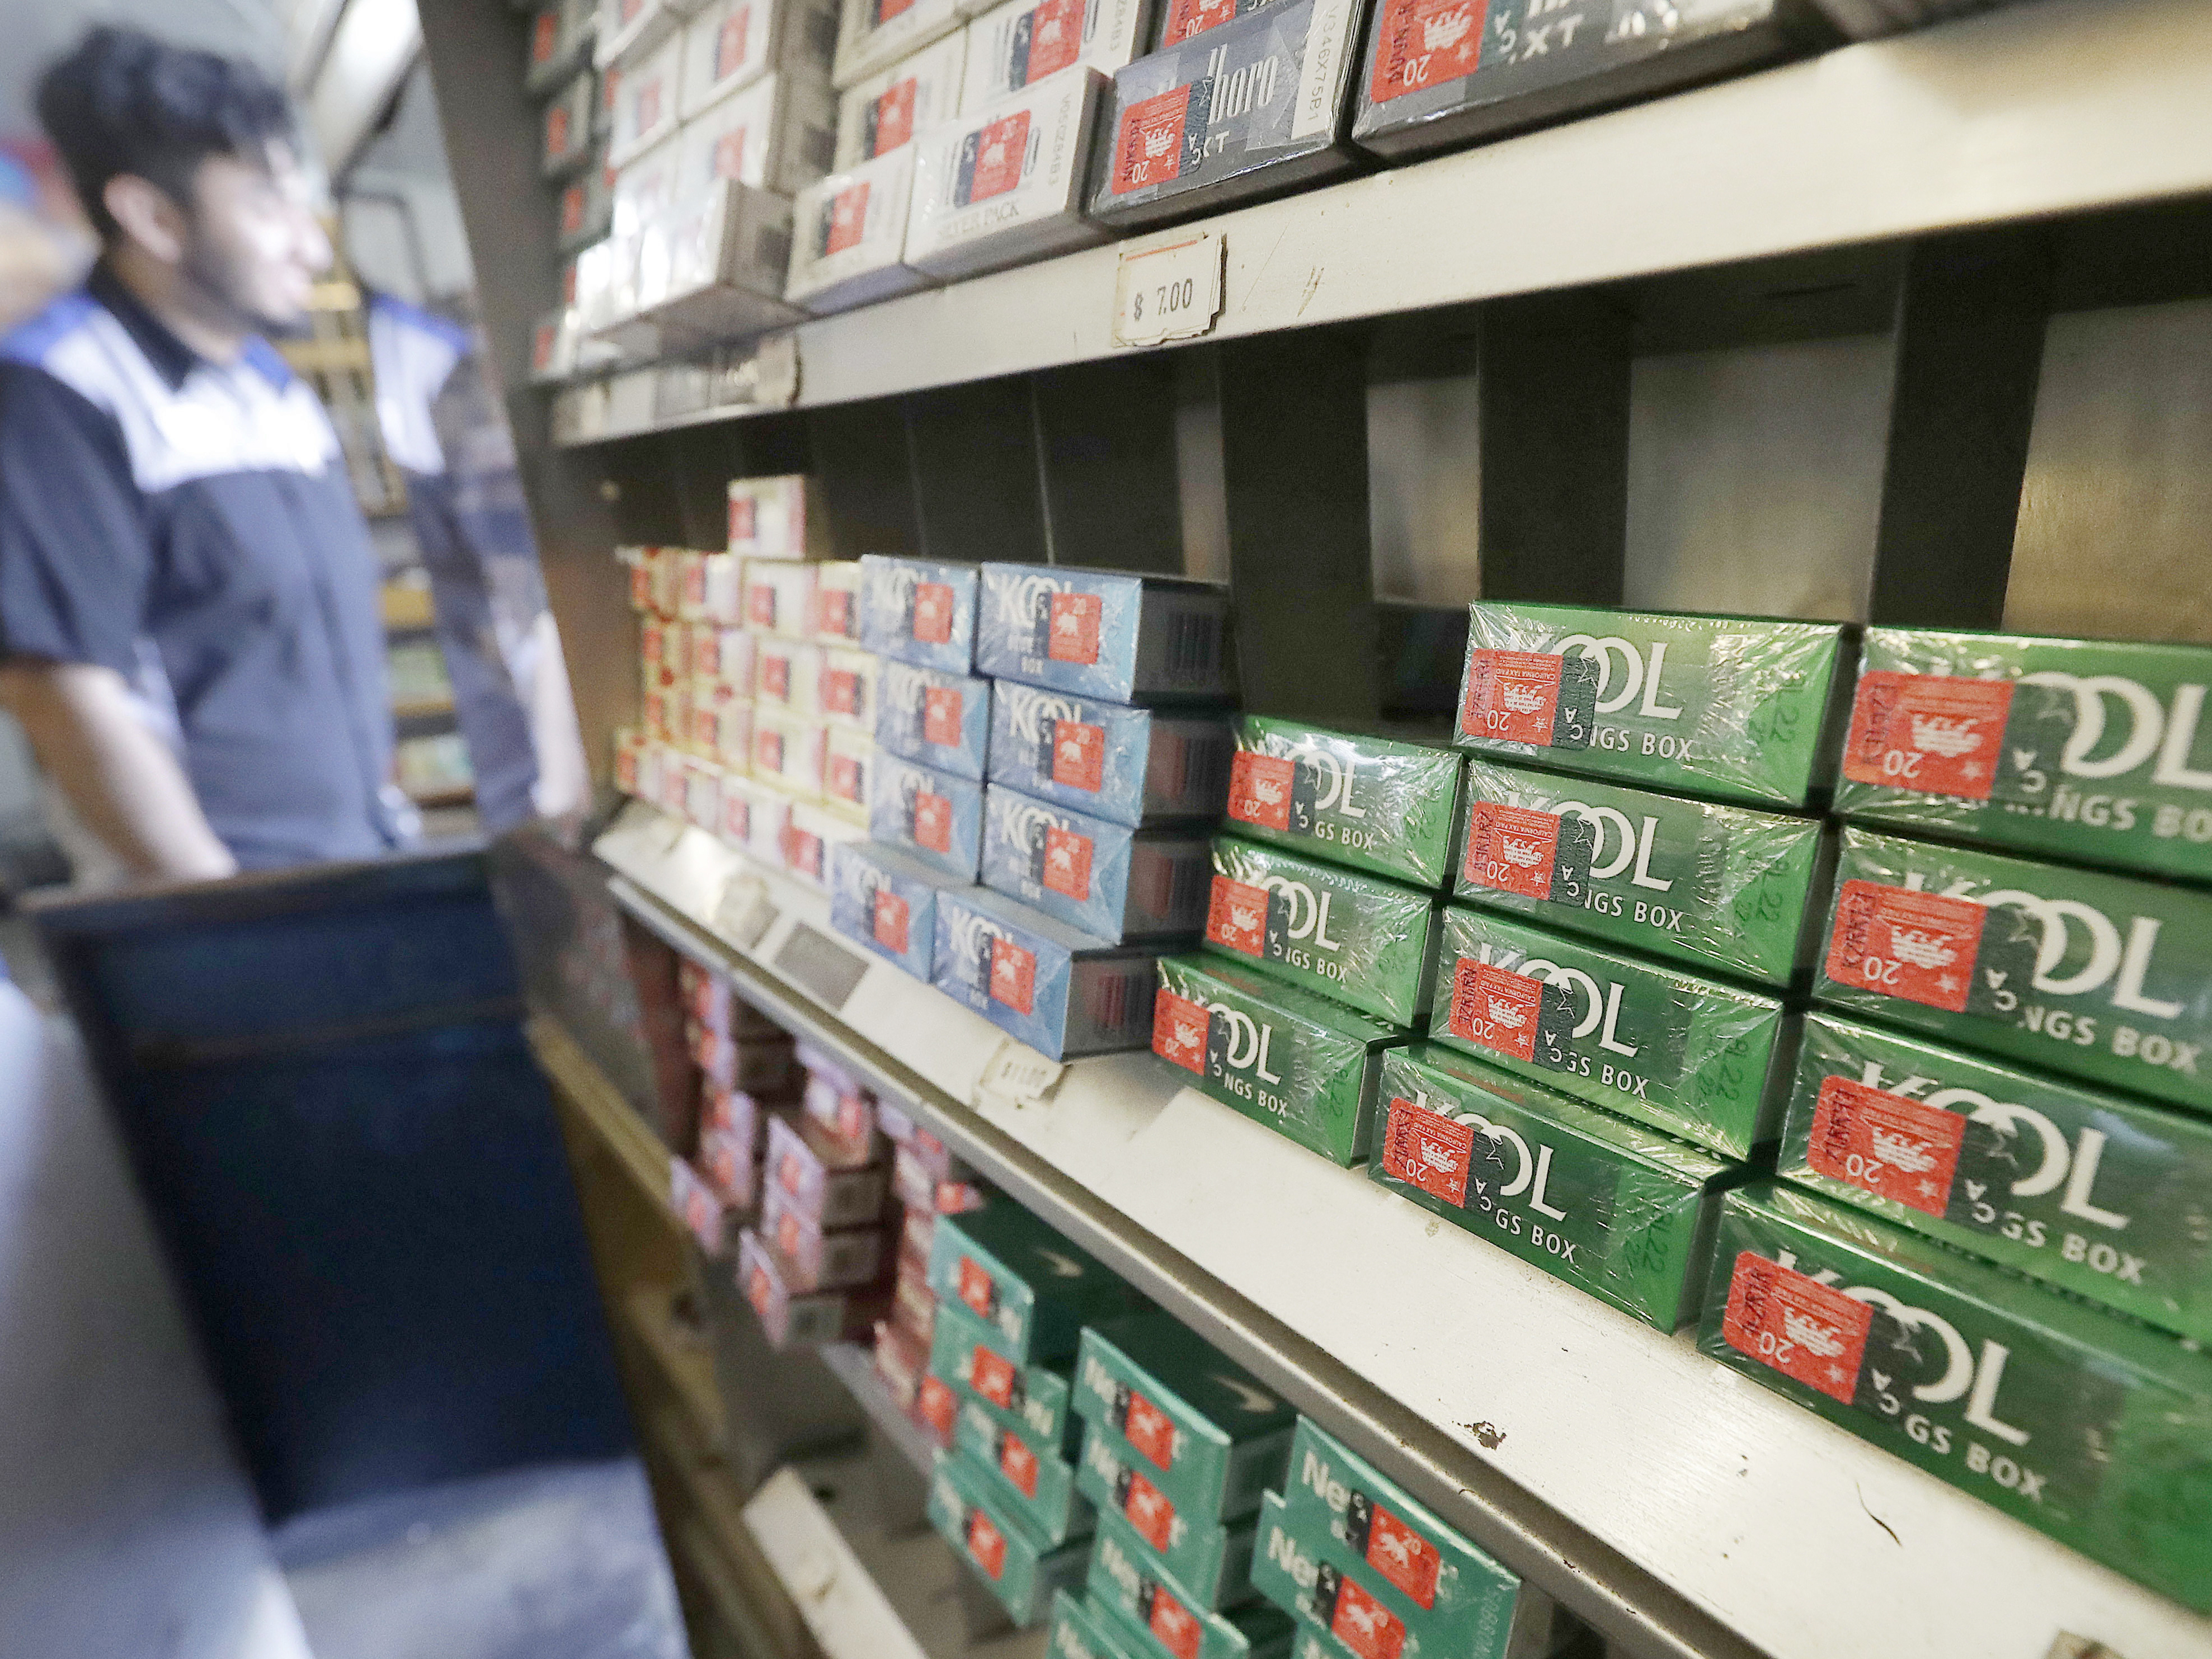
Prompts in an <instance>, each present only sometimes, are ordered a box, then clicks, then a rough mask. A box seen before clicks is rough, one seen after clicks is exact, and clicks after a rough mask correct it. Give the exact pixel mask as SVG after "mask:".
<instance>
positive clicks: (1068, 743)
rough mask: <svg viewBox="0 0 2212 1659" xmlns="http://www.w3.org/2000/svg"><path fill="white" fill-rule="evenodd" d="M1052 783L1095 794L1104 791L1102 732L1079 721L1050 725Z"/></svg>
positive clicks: (1104, 742)
mask: <svg viewBox="0 0 2212 1659" xmlns="http://www.w3.org/2000/svg"><path fill="white" fill-rule="evenodd" d="M1052 781H1054V783H1056V784H1059V785H1060V787H1062V788H1066V789H1082V790H1087V791H1088V792H1089V793H1091V794H1094V795H1095V794H1097V793H1098V792H1099V791H1100V790H1101V789H1103V788H1104V787H1106V728H1105V727H1104V726H1091V725H1087V724H1085V722H1084V721H1082V720H1054V722H1053V723H1052Z"/></svg>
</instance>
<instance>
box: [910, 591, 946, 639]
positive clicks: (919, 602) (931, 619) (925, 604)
mask: <svg viewBox="0 0 2212 1659" xmlns="http://www.w3.org/2000/svg"><path fill="white" fill-rule="evenodd" d="M914 637H915V639H917V640H919V641H921V642H922V643H923V644H924V645H950V644H951V643H952V589H951V586H948V585H947V584H945V583H944V582H916V583H915V585H914Z"/></svg>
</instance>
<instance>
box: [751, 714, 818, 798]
mask: <svg viewBox="0 0 2212 1659" xmlns="http://www.w3.org/2000/svg"><path fill="white" fill-rule="evenodd" d="M828 744H829V727H828V726H824V725H823V723H822V722H821V721H820V720H799V719H798V718H796V717H795V716H793V715H790V714H780V713H778V712H777V711H776V710H775V709H773V708H762V707H761V706H759V705H758V704H755V705H754V708H753V764H752V775H753V777H754V778H755V780H757V781H759V782H762V783H769V784H773V785H775V787H777V788H779V789H781V790H782V791H783V792H784V793H786V794H787V795H790V796H791V797H792V798H793V799H796V800H803V801H816V800H819V799H821V797H822V769H823V763H824V762H825V761H826V759H827V752H828Z"/></svg>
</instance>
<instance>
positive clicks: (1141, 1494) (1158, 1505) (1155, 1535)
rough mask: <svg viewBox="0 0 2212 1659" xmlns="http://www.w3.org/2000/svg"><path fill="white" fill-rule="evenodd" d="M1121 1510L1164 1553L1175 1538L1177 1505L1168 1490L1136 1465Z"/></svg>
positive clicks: (1140, 1532) (1130, 1476) (1152, 1544)
mask: <svg viewBox="0 0 2212 1659" xmlns="http://www.w3.org/2000/svg"><path fill="white" fill-rule="evenodd" d="M1121 1513H1122V1514H1123V1515H1125V1516H1127V1517H1128V1520H1129V1524H1130V1525H1131V1526H1133V1527H1134V1528H1136V1529H1137V1530H1138V1532H1139V1534H1142V1535H1143V1537H1144V1540H1145V1541H1146V1543H1147V1544H1150V1545H1151V1546H1152V1547H1153V1548H1154V1549H1156V1550H1158V1551H1160V1552H1161V1553H1166V1551H1167V1549H1168V1547H1169V1546H1170V1543H1171V1542H1172V1541H1174V1538H1175V1505H1174V1504H1170V1502H1169V1501H1168V1498H1167V1494H1166V1493H1164V1492H1162V1491H1161V1490H1160V1489H1159V1488H1158V1486H1154V1485H1153V1484H1152V1482H1151V1481H1149V1480H1146V1479H1145V1477H1144V1476H1143V1475H1141V1474H1138V1473H1137V1472H1136V1471H1135V1470H1134V1469H1132V1470H1131V1471H1130V1472H1129V1490H1128V1491H1127V1493H1125V1494H1124V1495H1123V1497H1122V1499H1121Z"/></svg>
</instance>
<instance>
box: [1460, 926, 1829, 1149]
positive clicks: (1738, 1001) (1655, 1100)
mask: <svg viewBox="0 0 2212 1659" xmlns="http://www.w3.org/2000/svg"><path fill="white" fill-rule="evenodd" d="M1437 937H1438V944H1437V969H1436V974H1437V1012H1438V1013H1439V1015H1440V1016H1441V1018H1438V1019H1437V1021H1436V1023H1435V1024H1433V1025H1432V1026H1431V1030H1430V1035H1431V1036H1433V1037H1435V1038H1436V1040H1437V1042H1445V1043H1449V1044H1450V1045H1451V1046H1452V1047H1454V1048H1462V1049H1464V1050H1465V1051H1466V1052H1467V1053H1468V1054H1473V1055H1474V1057H1475V1058H1476V1059H1478V1060H1483V1061H1485V1062H1486V1063H1487V1064H1489V1065H1492V1066H1501V1067H1503V1068H1504V1070H1506V1071H1509V1072H1517V1073H1520V1074H1521V1075H1522V1076H1524V1077H1529V1078H1534V1079H1535V1080H1536V1081H1537V1082H1539V1083H1541V1084H1544V1085H1547V1086H1548V1087H1550V1088H1553V1089H1559V1090H1561V1091H1565V1093H1567V1094H1571V1095H1573V1096H1576V1097H1577V1098H1579V1099H1583V1100H1587V1101H1589V1103H1591V1104H1593V1105H1596V1106H1602V1107H1604V1108H1605V1109H1607V1110H1608V1111H1613V1112H1619V1113H1620V1114H1621V1115H1623V1116H1626V1117H1632V1118H1635V1119H1636V1120H1638V1121H1639V1122H1644V1123H1648V1124H1650V1125H1651V1126H1652V1127H1655V1128H1659V1129H1663V1130H1665V1131H1666V1132H1667V1133H1669V1134H1672V1135H1679V1136H1680V1137H1681V1138H1682V1139H1685V1140H1688V1141H1691V1142H1693V1143H1695V1144H1696V1145H1698V1146H1703V1147H1705V1148H1706V1149H1707V1150H1708V1151H1710V1152H1717V1153H1718V1154H1720V1156H1722V1157H1723V1158H1731V1159H1735V1160H1739V1161H1740V1160H1741V1159H1743V1158H1748V1157H1749V1156H1750V1155H1751V1152H1752V1149H1753V1147H1754V1146H1759V1145H1760V1144H1761V1143H1763V1142H1765V1141H1769V1140H1771V1139H1774V1137H1775V1135H1776V1133H1778V1130H1779V1128H1780V1127H1781V1121H1782V1102H1783V1100H1784V1097H1786V1096H1787V1095H1788V1093H1789V1089H1790V1058H1791V1054H1792V1052H1793V1050H1794V1048H1795V1045H1796V1016H1795V1015H1791V1014H1786V1013H1784V1011H1783V1006H1782V1001H1781V999H1780V998H1778V997H1776V996H1772V995H1769V994H1763V993H1760V992H1757V991H1750V990H1745V989H1741V988H1739V987H1735V986H1733V985H1729V984H1727V983H1725V982H1723V981H1719V980H1714V979H1707V978H1705V977H1704V976H1703V975H1697V974H1692V973H1689V972H1686V970H1684V969H1680V968H1676V967H1674V966H1672V965H1670V964H1668V963H1663V962H1657V961H1654V960H1653V959H1651V958H1650V957H1642V956H1637V955H1634V954H1632V953H1630V952H1627V951H1614V950H1611V949H1608V948H1607V947H1606V946H1603V945H1597V944H1595V943H1593V942H1591V941H1589V940H1587V939H1576V938H1574V937H1573V936H1571V935H1570V934H1566V933H1553V932H1552V931H1551V930H1550V929H1548V928H1542V927H1532V926H1530V925H1529V924H1528V923H1527V922H1523V921H1516V920H1514V919H1512V918H1511V917H1509V916H1504V915H1499V914H1498V913H1497V912H1495V911H1490V910H1482V909H1478V908H1473V907H1470V906H1467V905H1459V904H1455V905H1452V906H1449V908H1446V910H1445V911H1444V915H1443V926H1442V927H1440V928H1439V929H1438V930H1437Z"/></svg>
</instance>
